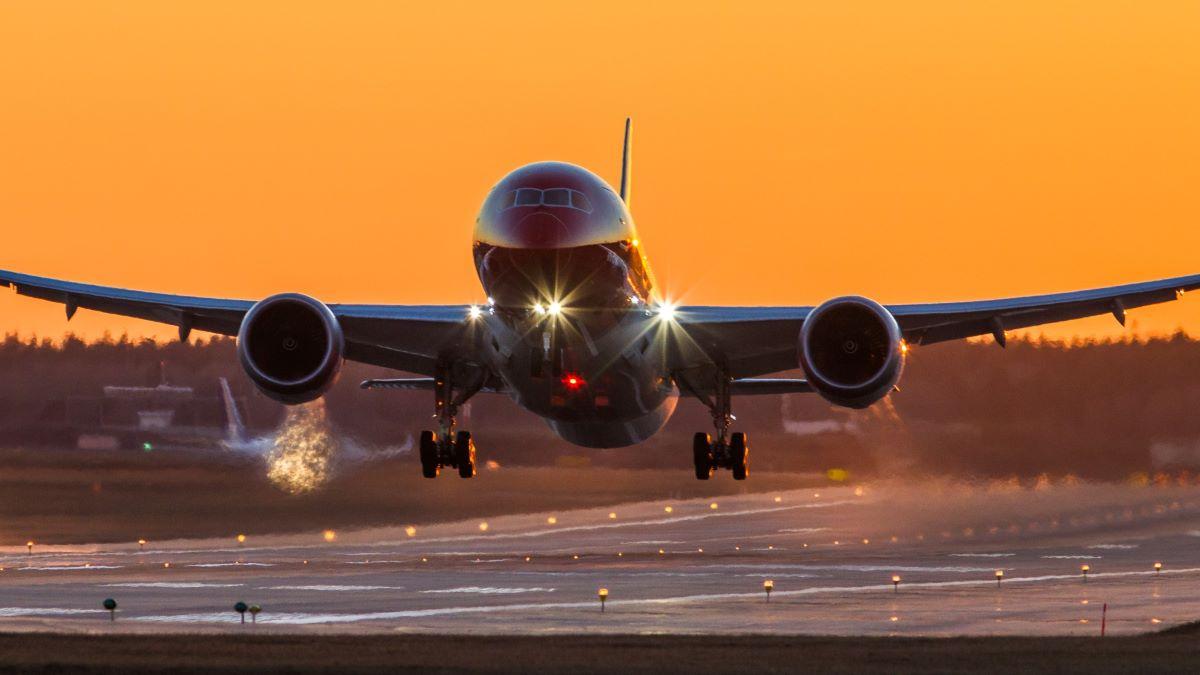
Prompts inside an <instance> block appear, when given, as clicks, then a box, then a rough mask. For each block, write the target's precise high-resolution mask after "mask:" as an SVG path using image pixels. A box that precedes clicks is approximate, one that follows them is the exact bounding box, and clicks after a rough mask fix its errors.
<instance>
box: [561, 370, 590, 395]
mask: <svg viewBox="0 0 1200 675" xmlns="http://www.w3.org/2000/svg"><path fill="white" fill-rule="evenodd" d="M562 383H563V386H564V387H566V388H567V389H570V390H571V391H575V390H578V389H579V388H580V387H583V386H584V385H585V384H587V382H586V381H585V380H584V379H583V377H581V376H580V375H578V374H576V373H567V374H565V375H563V377H562Z"/></svg>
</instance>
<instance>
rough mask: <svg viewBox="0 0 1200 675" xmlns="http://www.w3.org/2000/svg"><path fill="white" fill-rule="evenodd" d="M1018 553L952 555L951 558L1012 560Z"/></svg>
mask: <svg viewBox="0 0 1200 675" xmlns="http://www.w3.org/2000/svg"><path fill="white" fill-rule="evenodd" d="M1015 555H1016V553H951V554H950V557H951V558H1011V557H1013V556H1015Z"/></svg>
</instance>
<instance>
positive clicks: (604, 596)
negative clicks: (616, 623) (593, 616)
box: [596, 588, 608, 614]
mask: <svg viewBox="0 0 1200 675" xmlns="http://www.w3.org/2000/svg"><path fill="white" fill-rule="evenodd" d="M596 595H597V596H598V597H599V598H600V613H601V614H603V613H604V603H606V602H608V589H607V588H601V589H600V590H599V591H596Z"/></svg>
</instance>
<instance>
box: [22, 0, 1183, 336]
mask: <svg viewBox="0 0 1200 675" xmlns="http://www.w3.org/2000/svg"><path fill="white" fill-rule="evenodd" d="M248 4H250V5H253V8H246V7H245V6H244V5H248ZM411 4H412V5H413V6H409V5H410V3H400V2H349V3H324V2H322V3H302V2H295V1H288V2H259V3H243V2H228V3H226V2H214V1H211V0H209V1H205V2H195V3H183V2H152V1H149V0H147V1H146V2H127V3H125V2H52V1H44V2H32V1H30V2H8V3H3V4H0V227H2V228H3V232H4V237H3V247H2V248H0V267H3V268H9V269H14V270H19V271H25V272H30V273H36V274H45V275H54V276H61V277H65V278H70V279H76V280H82V281H91V282H97V283H106V284H115V285H122V286H126V287H132V288H145V289H152V290H161V291H166V292H181V293H192V294H209V295H222V296H234V297H245V298H257V297H261V296H265V295H267V294H269V293H272V292H275V291H281V290H298V291H303V292H308V293H311V294H314V295H316V296H318V297H320V298H322V299H326V300H328V301H361V302H399V303H421V302H468V301H477V300H480V299H481V293H480V291H479V287H478V282H477V280H476V278H475V275H474V271H473V269H472V267H471V258H470V248H469V247H470V233H471V224H472V221H473V219H474V216H475V211H476V209H477V208H478V206H479V203H480V201H481V200H482V198H483V196H484V194H485V192H486V191H487V189H488V188H489V187H490V186H491V184H492V183H494V182H495V181H496V180H497V179H499V178H500V176H502V175H503V174H504V173H505V172H506V171H507V170H509V169H511V168H514V167H516V166H518V165H520V164H523V163H526V162H530V161H535V160H542V159H561V160H566V161H571V162H576V163H579V164H582V165H584V166H587V167H589V168H591V169H593V170H594V171H596V172H598V173H599V174H600V175H602V176H604V177H605V178H608V179H609V180H610V181H611V182H616V180H617V178H618V176H617V173H618V170H619V152H620V133H621V126H622V122H623V118H624V116H625V115H627V114H628V115H632V116H633V117H634V121H635V158H636V161H635V177H636V180H635V182H634V188H635V189H634V212H635V215H636V218H637V222H638V226H639V229H640V231H641V238H642V241H643V242H644V247H645V249H646V251H647V253H648V255H649V256H650V260H651V262H652V264H653V265H654V267H655V271H656V274H657V276H658V279H659V281H660V282H662V283H663V285H664V286H666V287H668V288H670V289H672V291H674V293H675V294H676V295H678V294H679V293H680V292H684V291H685V292H686V295H685V297H684V300H685V301H687V302H690V303H712V304H812V303H817V302H820V301H821V300H823V299H825V298H828V297H830V296H832V295H834V294H840V293H845V292H856V293H862V294H866V295H869V296H871V297H874V298H876V299H878V300H880V301H883V302H903V301H934V300H960V299H974V298H983V297H992V296H1007V295H1018V294H1029V293H1037V292H1048V291H1059V290H1070V289H1074V288H1082V287H1090V286H1095V285H1106V284H1111V283H1121V282H1127V281H1135V280H1143V279H1150V278H1156V277H1164V276H1173V275H1178V274H1187V273H1194V272H1200V227H1197V223H1198V222H1200V187H1198V186H1200V131H1198V126H1200V48H1197V43H1196V30H1197V26H1200V3H1196V2H1194V1H1187V2H1155V3H1138V2H1102V1H1098V0H1086V1H1080V2H1067V1H1060V2H1045V1H1044V0H1034V1H1028V2H1026V1H1019V2H1018V1H1009V2H995V3H981V2H960V1H958V0H954V1H949V2H920V3H903V2H894V1H890V0H889V1H886V2H853V3H850V2H833V1H822V2H780V3H771V4H767V3H763V4H758V3H745V2H744V3H722V5H720V6H718V5H713V6H711V7H707V8H706V7H704V6H702V3H696V2H661V3H646V2H641V1H638V2H629V3H624V2H605V3H603V4H602V6H598V7H596V8H594V9H581V8H580V7H581V6H582V5H583V4H584V3H565V2H557V1H556V2H545V3H514V2H506V3H475V2H471V3H455V2H437V3H411ZM418 5H419V6H418ZM0 316H2V317H3V319H2V320H0V328H3V329H6V330H13V329H17V330H20V331H22V332H24V333H28V332H37V333H39V334H49V335H59V334H61V333H62V332H63V331H64V330H66V329H67V328H68V324H66V323H65V321H64V320H63V311H62V308H61V307H59V306H55V305H49V304H47V303H42V302H38V301H34V300H29V299H24V298H22V299H17V298H15V297H13V296H11V295H9V294H8V293H0ZM1133 317H1134V318H1135V319H1136V321H1137V322H1138V325H1139V328H1140V330H1141V331H1142V332H1153V331H1169V330H1172V329H1174V328H1175V327H1176V326H1183V327H1185V328H1188V329H1190V330H1191V331H1192V332H1193V333H1195V332H1197V330H1198V329H1200V303H1198V302H1197V301H1196V300H1194V299H1193V300H1184V301H1183V302H1180V303H1173V304H1172V305H1170V306H1168V307H1166V308H1163V309H1152V310H1141V311H1138V312H1136V313H1134V314H1133ZM70 328H72V329H74V330H76V331H78V332H83V333H85V334H88V335H93V336H94V335H99V334H100V333H101V332H102V331H103V330H104V329H105V328H109V329H111V330H113V331H114V332H117V333H119V332H120V331H122V330H126V329H127V330H129V331H130V332H131V333H139V334H140V333H148V332H149V333H151V334H159V335H167V334H170V333H171V331H159V332H157V333H155V331H158V330H159V329H157V328H155V327H154V326H153V325H151V324H144V323H140V322H135V321H132V320H124V319H117V318H110V317H102V316H100V315H97V314H94V313H91V312H87V311H86V310H85V311H81V312H80V313H79V315H78V316H76V318H75V319H74V321H73V322H72V323H71V324H70ZM1115 328H1116V324H1115V322H1113V321H1112V320H1111V318H1109V319H1101V320H1094V321H1086V322H1076V323H1072V324H1064V325H1063V327H1062V328H1060V329H1058V330H1057V332H1056V334H1057V335H1067V334H1074V333H1080V332H1081V333H1087V334H1098V333H1105V334H1111V333H1113V332H1114V329H1115Z"/></svg>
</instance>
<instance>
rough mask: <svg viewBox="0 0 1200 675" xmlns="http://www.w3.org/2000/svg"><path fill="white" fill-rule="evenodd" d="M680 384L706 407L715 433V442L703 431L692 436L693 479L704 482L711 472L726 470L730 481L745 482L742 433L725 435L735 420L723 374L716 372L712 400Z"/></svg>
mask: <svg viewBox="0 0 1200 675" xmlns="http://www.w3.org/2000/svg"><path fill="white" fill-rule="evenodd" d="M680 382H681V384H684V385H685V387H686V388H687V389H689V390H691V391H692V393H693V394H695V395H696V397H697V398H699V399H700V401H701V402H702V403H704V404H705V405H706V406H708V409H709V412H711V413H712V417H713V426H714V427H716V430H717V435H716V438H715V439H714V438H713V437H712V436H711V435H709V434H706V433H704V432H703V431H700V432H697V433H696V434H695V435H694V436H693V437H692V460H693V463H694V464H695V468H696V479H697V480H708V479H710V478H712V475H713V470H714V469H729V470H730V472H732V473H733V479H734V480H746V476H748V475H749V474H750V442H749V438H748V437H747V436H746V434H745V433H743V432H740V431H737V432H733V433H730V432H729V428H730V427H731V426H732V425H733V421H734V419H735V418H734V416H733V413H732V403H731V401H730V399H731V398H732V395H731V392H730V388H729V382H730V379H729V377H728V376H727V375H726V374H725V373H723V372H721V373H718V375H717V382H716V389H715V391H714V397H713V399H709V398H708V397H707V396H702V395H699V394H697V393H696V391H695V389H693V388H692V387H690V386H688V385H686V383H685V382H683V381H682V380H680Z"/></svg>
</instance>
